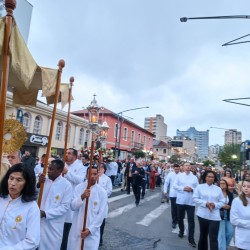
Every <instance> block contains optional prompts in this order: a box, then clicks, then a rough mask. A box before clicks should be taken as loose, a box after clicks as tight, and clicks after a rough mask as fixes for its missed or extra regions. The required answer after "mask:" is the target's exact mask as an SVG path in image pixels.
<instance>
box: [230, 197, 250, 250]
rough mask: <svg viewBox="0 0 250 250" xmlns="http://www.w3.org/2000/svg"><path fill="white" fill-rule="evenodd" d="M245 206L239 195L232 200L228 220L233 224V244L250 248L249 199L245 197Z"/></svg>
mask: <svg viewBox="0 0 250 250" xmlns="http://www.w3.org/2000/svg"><path fill="white" fill-rule="evenodd" d="M247 201H248V204H247V206H246V207H245V206H243V203H242V201H241V200H240V199H239V197H237V198H235V199H234V200H233V202H232V206H231V210H230V221H231V223H232V224H233V225H234V226H235V246H236V247H238V248H242V249H246V250H249V249H250V199H249V198H247Z"/></svg>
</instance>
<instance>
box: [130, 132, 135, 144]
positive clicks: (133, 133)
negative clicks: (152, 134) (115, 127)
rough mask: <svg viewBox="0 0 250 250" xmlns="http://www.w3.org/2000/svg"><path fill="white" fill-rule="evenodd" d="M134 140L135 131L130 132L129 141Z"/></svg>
mask: <svg viewBox="0 0 250 250" xmlns="http://www.w3.org/2000/svg"><path fill="white" fill-rule="evenodd" d="M134 141H135V131H132V132H131V142H134Z"/></svg>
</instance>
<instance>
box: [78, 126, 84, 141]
mask: <svg viewBox="0 0 250 250" xmlns="http://www.w3.org/2000/svg"><path fill="white" fill-rule="evenodd" d="M83 138H84V129H83V128H81V129H80V134H79V140H78V144H79V145H83Z"/></svg>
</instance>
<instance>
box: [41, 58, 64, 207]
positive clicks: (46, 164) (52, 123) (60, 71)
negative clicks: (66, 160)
mask: <svg viewBox="0 0 250 250" xmlns="http://www.w3.org/2000/svg"><path fill="white" fill-rule="evenodd" d="M64 66H65V62H64V60H60V61H59V62H58V75H57V83H56V94H55V100H54V108H53V113H52V118H51V125H50V131H49V141H48V146H47V151H46V156H45V160H44V167H43V174H44V175H46V173H47V168H48V161H49V157H50V148H51V141H52V136H53V129H54V123H55V118H56V105H57V103H58V98H59V92H60V84H61V76H62V69H63V68H64ZM43 188H44V183H41V184H40V192H39V196H38V202H37V203H38V206H39V207H40V206H41V202H42V196H43Z"/></svg>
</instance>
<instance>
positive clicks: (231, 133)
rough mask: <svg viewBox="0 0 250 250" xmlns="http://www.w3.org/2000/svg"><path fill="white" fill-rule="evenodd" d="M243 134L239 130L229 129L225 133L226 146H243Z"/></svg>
mask: <svg viewBox="0 0 250 250" xmlns="http://www.w3.org/2000/svg"><path fill="white" fill-rule="evenodd" d="M241 142H242V134H241V132H240V131H237V129H229V130H226V131H225V145H229V144H241Z"/></svg>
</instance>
